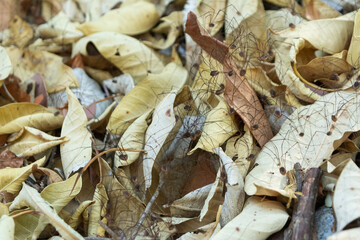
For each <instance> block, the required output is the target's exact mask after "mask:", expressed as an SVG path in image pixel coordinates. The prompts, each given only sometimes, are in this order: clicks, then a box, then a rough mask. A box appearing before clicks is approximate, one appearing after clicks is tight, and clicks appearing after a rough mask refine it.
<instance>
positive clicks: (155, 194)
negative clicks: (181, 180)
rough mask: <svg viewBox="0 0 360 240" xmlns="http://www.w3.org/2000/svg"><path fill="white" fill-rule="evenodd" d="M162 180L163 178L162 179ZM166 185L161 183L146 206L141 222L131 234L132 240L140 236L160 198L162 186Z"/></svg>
mask: <svg viewBox="0 0 360 240" xmlns="http://www.w3.org/2000/svg"><path fill="white" fill-rule="evenodd" d="M160 179H161V178H160ZM163 185H164V182H163V181H160V183H159V185H158V186H157V188H156V191H155V192H154V195H153V196H152V197H151V199H150V201H149V202H148V204H147V205H146V208H145V210H144V212H143V214H142V215H141V217H140V219H139V221H138V222H137V223H136V225H135V228H134V231H133V232H132V234H131V237H130V240H133V239H135V237H136V235H137V234H138V232H139V230H140V227H141V225H142V224H143V222H144V220H145V218H146V216H147V215H148V214H149V213H150V210H151V207H152V205H153V204H154V202H155V200H156V198H157V197H158V196H159V193H160V190H161V188H162V186H163Z"/></svg>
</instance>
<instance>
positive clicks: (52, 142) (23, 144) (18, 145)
mask: <svg viewBox="0 0 360 240" xmlns="http://www.w3.org/2000/svg"><path fill="white" fill-rule="evenodd" d="M7 141H8V143H9V147H8V148H9V150H10V151H12V152H13V153H15V154H16V156H18V157H23V156H34V155H35V154H38V153H41V152H43V151H45V150H46V149H49V148H51V147H53V146H56V145H58V144H61V143H64V142H66V141H68V138H67V137H66V136H64V137H53V136H51V135H49V134H47V133H45V132H42V131H40V130H38V129H36V128H32V127H24V128H23V129H21V130H20V132H18V133H17V134H16V135H14V136H12V137H9V138H8V140H7Z"/></svg>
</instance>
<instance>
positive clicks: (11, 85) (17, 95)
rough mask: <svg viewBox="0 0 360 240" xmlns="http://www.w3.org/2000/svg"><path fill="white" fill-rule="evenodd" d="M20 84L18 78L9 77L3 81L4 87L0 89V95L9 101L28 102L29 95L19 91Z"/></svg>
mask: <svg viewBox="0 0 360 240" xmlns="http://www.w3.org/2000/svg"><path fill="white" fill-rule="evenodd" d="M20 82H21V80H20V79H19V78H17V77H16V76H14V75H10V76H9V77H8V78H7V79H6V80H5V82H4V86H3V87H2V88H1V89H0V93H1V95H2V96H4V97H5V98H6V99H7V100H9V101H13V99H15V100H16V101H17V102H30V95H29V94H27V93H26V92H24V91H23V90H22V89H21V87H20V85H19V83H20ZM5 88H6V89H5ZM12 98H13V99H12Z"/></svg>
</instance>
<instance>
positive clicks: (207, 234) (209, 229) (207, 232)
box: [178, 222, 220, 240]
mask: <svg viewBox="0 0 360 240" xmlns="http://www.w3.org/2000/svg"><path fill="white" fill-rule="evenodd" d="M219 231H220V224H216V222H213V223H209V224H208V225H205V226H203V227H200V228H199V229H197V230H196V231H194V232H188V233H185V234H184V235H182V236H181V237H180V238H178V240H208V239H211V236H212V235H215V234H217V233H218V232H219Z"/></svg>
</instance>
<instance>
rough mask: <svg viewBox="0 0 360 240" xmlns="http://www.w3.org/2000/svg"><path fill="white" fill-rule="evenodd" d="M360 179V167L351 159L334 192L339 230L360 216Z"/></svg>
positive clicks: (337, 227) (337, 228)
mask: <svg viewBox="0 0 360 240" xmlns="http://www.w3.org/2000/svg"><path fill="white" fill-rule="evenodd" d="M359 181H360V169H359V167H358V166H357V165H356V164H355V163H354V162H353V161H349V162H348V163H347V164H346V166H345V168H344V169H343V170H342V172H341V174H340V177H339V179H338V180H337V183H336V187H335V193H334V200H333V201H334V211H335V216H336V230H337V231H338V232H339V231H341V230H343V229H344V227H346V225H347V224H349V223H351V222H352V221H353V220H355V219H357V218H359V217H360V208H359V204H357V199H359V197H360V188H359V184H358V182H359Z"/></svg>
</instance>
